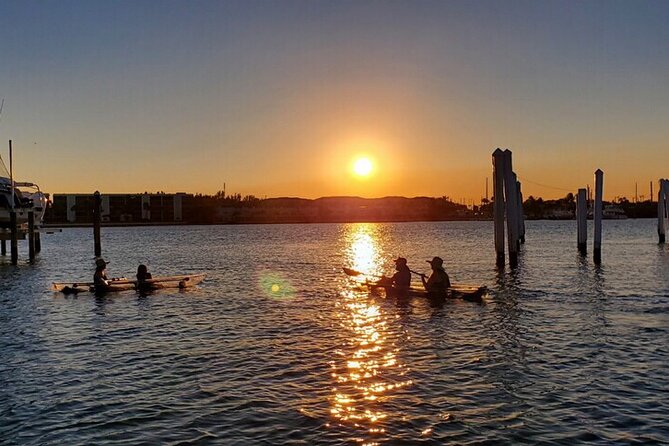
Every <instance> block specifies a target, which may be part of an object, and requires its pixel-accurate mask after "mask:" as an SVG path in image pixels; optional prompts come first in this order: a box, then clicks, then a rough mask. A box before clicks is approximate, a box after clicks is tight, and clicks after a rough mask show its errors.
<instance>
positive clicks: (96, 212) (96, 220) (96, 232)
mask: <svg viewBox="0 0 669 446" xmlns="http://www.w3.org/2000/svg"><path fill="white" fill-rule="evenodd" d="M101 206H102V199H101V198H100V192H98V191H95V193H94V194H93V240H94V243H95V257H101V256H102V244H101V243H100V223H101V221H102V216H101V215H100V208H101Z"/></svg>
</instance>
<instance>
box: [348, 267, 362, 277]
mask: <svg viewBox="0 0 669 446" xmlns="http://www.w3.org/2000/svg"><path fill="white" fill-rule="evenodd" d="M344 274H346V275H347V276H352V277H357V276H361V275H363V273H361V272H360V271H356V270H354V269H351V268H346V267H344Z"/></svg>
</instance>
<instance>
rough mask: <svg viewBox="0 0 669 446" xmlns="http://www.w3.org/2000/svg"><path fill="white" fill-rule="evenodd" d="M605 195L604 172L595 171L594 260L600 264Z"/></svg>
mask: <svg viewBox="0 0 669 446" xmlns="http://www.w3.org/2000/svg"><path fill="white" fill-rule="evenodd" d="M603 193H604V172H602V170H601V169H597V170H596V171H595V209H594V212H593V214H592V215H593V223H594V225H595V244H594V252H593V260H594V261H595V263H597V264H599V263H601V262H602V214H603V209H602V195H603Z"/></svg>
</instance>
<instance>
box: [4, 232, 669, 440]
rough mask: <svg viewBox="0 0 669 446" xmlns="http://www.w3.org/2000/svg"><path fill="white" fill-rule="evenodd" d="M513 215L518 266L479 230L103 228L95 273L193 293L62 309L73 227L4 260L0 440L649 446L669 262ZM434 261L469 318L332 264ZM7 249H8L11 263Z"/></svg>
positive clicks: (641, 237)
mask: <svg viewBox="0 0 669 446" xmlns="http://www.w3.org/2000/svg"><path fill="white" fill-rule="evenodd" d="M570 224H571V222H528V225H527V226H528V242H527V243H526V245H525V246H524V247H523V251H522V253H521V262H520V263H521V265H520V267H519V268H518V269H517V270H509V269H508V268H505V269H501V270H498V269H496V268H495V267H494V258H492V257H493V256H491V254H492V253H491V251H492V243H491V237H492V226H491V224H490V223H489V222H462V223H457V222H452V223H410V224H409V223H407V224H379V225H366V224H357V225H279V226H263V225H255V226H225V227H159V228H105V230H104V231H103V246H104V247H105V256H106V257H107V258H109V259H112V264H111V265H110V266H113V268H114V269H113V275H119V276H120V275H132V274H133V271H134V269H135V268H136V265H137V264H138V263H146V264H149V267H150V269H151V270H152V272H154V274H158V273H160V274H163V273H164V274H172V273H182V272H188V271H206V272H207V274H208V277H207V281H206V282H205V283H204V284H203V286H201V287H200V288H198V289H193V290H186V291H178V290H164V291H161V292H160V293H155V294H153V295H149V296H146V297H139V296H137V295H135V294H133V293H121V294H118V295H115V296H109V297H105V298H101V299H96V298H92V297H90V296H84V295H80V296H71V297H63V296H60V295H56V294H54V293H52V292H49V291H47V289H48V285H49V283H50V282H51V281H55V280H64V279H66V278H70V277H77V278H85V277H89V276H90V275H91V273H92V270H91V268H90V260H91V258H92V256H91V255H90V254H91V253H90V234H89V231H88V230H83V229H81V230H79V229H72V230H67V231H65V232H63V233H61V234H55V235H53V236H47V237H44V239H43V253H42V255H41V257H40V259H39V261H38V262H37V263H36V264H35V265H28V264H21V265H19V267H16V268H15V267H11V266H10V265H7V264H6V261H5V259H0V283H2V290H1V291H0V382H1V383H2V386H1V387H0V443H2V444H7V445H23V444H30V445H32V444H34V445H42V444H68V445H87V444H108V445H130V444H132V445H137V444H140V445H141V444H146V445H149V444H170V445H191V444H193V445H194V444H198V445H200V444H225V445H247V444H258V445H264V444H267V445H275V444H296V445H297V444H325V445H343V444H346V445H349V444H353V445H363V444H367V445H372V444H378V445H404V444H428V445H438V444H463V445H468V444H472V445H473V444H477V445H480V444H553V443H555V444H576V443H592V444H602V445H603V444H662V443H667V442H669V429H668V428H667V424H666V421H665V418H666V413H667V411H668V409H669V405H668V403H667V401H666V398H664V393H666V390H667V389H666V384H665V383H666V376H667V374H668V372H669V367H668V366H667V364H668V363H669V361H668V356H669V355H668V351H667V350H668V349H667V345H669V343H668V341H669V318H668V317H667V314H669V268H668V267H669V249H667V248H662V247H658V246H657V245H656V244H655V241H654V240H653V238H654V227H653V222H652V221H637V222H635V221H627V222H622V223H616V225H615V226H610V227H608V226H605V234H604V240H605V248H606V249H605V250H604V253H603V254H604V263H603V265H602V266H596V265H594V264H592V262H591V261H590V260H589V259H588V258H587V257H581V256H579V255H578V254H577V253H576V249H575V246H573V249H572V247H571V246H570V244H573V245H575V243H572V242H573V239H574V237H573V236H574V231H573V228H572V227H571V226H570ZM398 254H402V255H404V256H405V257H407V258H409V259H410V266H411V267H412V269H418V270H423V271H424V270H425V266H424V265H426V264H425V263H424V260H425V259H429V258H431V257H433V256H434V255H441V256H442V257H443V258H444V259H445V263H446V265H447V269H448V271H449V273H450V274H451V276H452V278H453V279H454V280H456V281H463V282H473V283H484V284H487V285H488V287H489V290H490V292H489V294H488V296H487V298H486V302H485V304H484V305H475V304H471V303H468V302H462V301H448V302H445V303H444V305H442V306H430V305H429V304H428V302H425V301H421V300H417V299H414V300H411V301H408V302H398V301H394V300H390V299H384V298H381V297H375V296H371V295H369V294H367V293H366V292H365V291H364V290H361V289H360V288H359V287H356V286H355V284H354V283H353V282H352V281H351V280H350V279H349V278H348V277H345V276H344V275H343V274H341V272H340V271H341V269H340V268H341V267H342V266H354V267H355V268H357V269H363V268H369V269H368V270H367V272H369V273H372V274H379V273H384V272H385V273H388V272H390V271H392V266H393V265H392V258H393V257H394V256H397V255H398ZM23 257H25V256H22V258H23Z"/></svg>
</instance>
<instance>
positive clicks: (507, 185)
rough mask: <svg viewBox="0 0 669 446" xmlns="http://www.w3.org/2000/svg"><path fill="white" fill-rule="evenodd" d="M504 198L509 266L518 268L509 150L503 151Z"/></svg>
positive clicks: (515, 195) (515, 197)
mask: <svg viewBox="0 0 669 446" xmlns="http://www.w3.org/2000/svg"><path fill="white" fill-rule="evenodd" d="M504 198H505V199H506V229H507V235H508V237H509V239H508V247H509V265H511V267H516V266H518V249H519V247H520V243H519V241H518V227H519V223H518V189H517V186H516V175H515V174H514V173H513V162H512V160H511V150H509V149H506V150H505V151H504Z"/></svg>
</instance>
